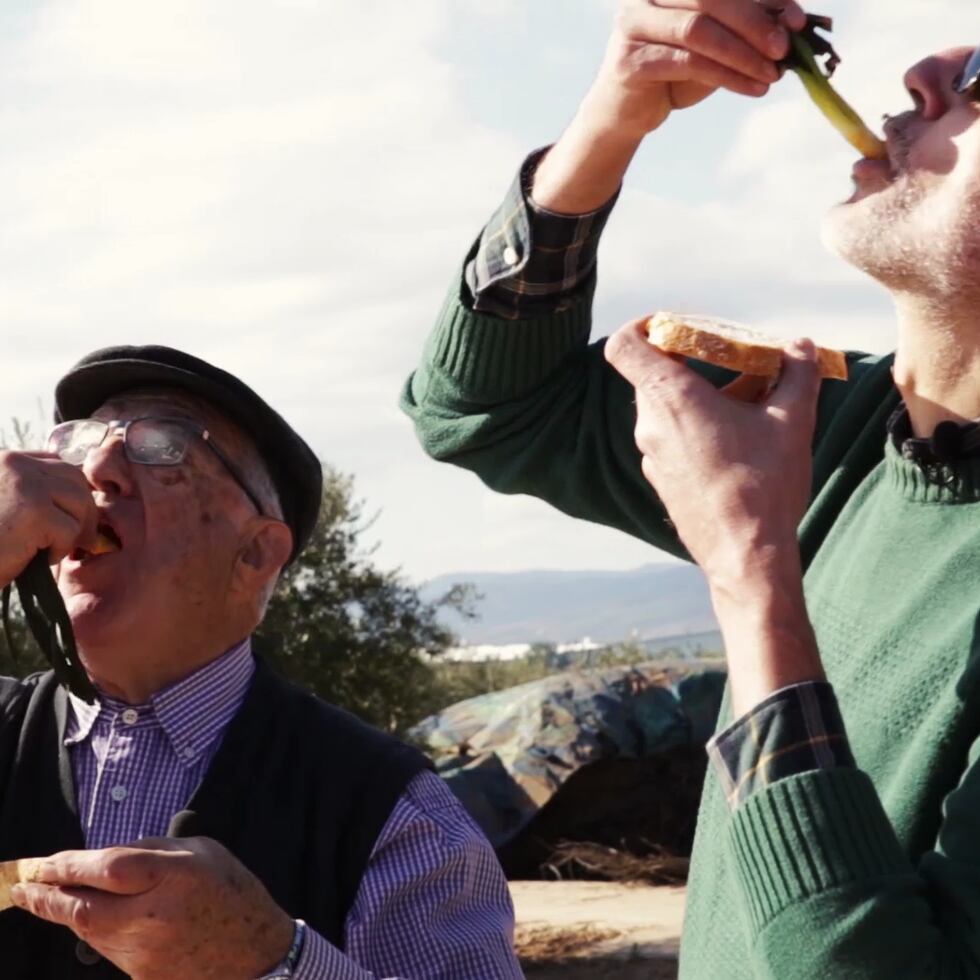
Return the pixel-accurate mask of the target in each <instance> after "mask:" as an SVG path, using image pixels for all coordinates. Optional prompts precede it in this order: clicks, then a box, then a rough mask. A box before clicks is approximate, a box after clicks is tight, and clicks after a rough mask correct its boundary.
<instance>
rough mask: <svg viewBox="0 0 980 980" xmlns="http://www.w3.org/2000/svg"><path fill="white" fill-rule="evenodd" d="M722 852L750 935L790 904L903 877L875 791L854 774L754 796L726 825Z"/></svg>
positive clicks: (775, 787) (820, 775) (813, 777)
mask: <svg viewBox="0 0 980 980" xmlns="http://www.w3.org/2000/svg"><path fill="white" fill-rule="evenodd" d="M729 844H730V846H731V848H732V851H733V855H734V859H735V865H736V868H737V873H738V878H739V880H740V881H741V886H742V892H743V894H744V895H745V898H746V904H747V907H748V910H749V915H750V919H751V924H752V931H753V935H758V934H759V932H761V931H762V930H763V929H764V928H765V926H766V925H767V924H768V923H769V922H771V921H772V920H773V919H774V918H775V917H776V916H777V915H779V913H780V912H782V911H783V910H784V909H785V908H786V907H787V906H789V905H792V904H793V903H794V902H799V901H801V900H803V899H806V898H809V897H810V896H812V895H815V894H818V893H820V892H823V891H826V890H828V889H831V888H836V887H839V886H841V885H846V884H850V883H852V882H855V881H858V880H865V879H871V878H879V877H882V876H886V875H893V874H901V873H907V872H908V870H909V864H908V860H907V859H906V858H905V856H904V854H903V853H902V850H901V847H900V846H899V843H898V839H897V838H896V836H895V831H894V829H893V828H892V826H891V823H890V821H889V819H888V816H887V814H886V813H885V811H884V808H883V807H882V805H881V800H880V799H879V797H878V793H877V791H876V790H875V787H874V784H873V783H872V782H871V779H870V778H869V777H868V775H867V774H866V773H864V772H862V771H861V770H859V769H825V770H819V771H815V772H809V773H804V774H802V775H799V776H792V777H790V778H788V779H783V780H780V781H779V782H777V783H773V784H772V785H771V786H770V787H768V788H767V789H765V790H762V791H760V792H757V793H756V794H755V795H754V796H752V797H750V798H749V799H748V800H746V802H745V803H744V804H743V805H742V806H741V807H740V808H739V809H738V811H736V813H735V814H734V816H733V817H732V819H731V823H730V829H729Z"/></svg>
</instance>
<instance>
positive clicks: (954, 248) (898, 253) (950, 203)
mask: <svg viewBox="0 0 980 980" xmlns="http://www.w3.org/2000/svg"><path fill="white" fill-rule="evenodd" d="M954 190H956V189H954V188H951V187H949V186H946V187H941V186H939V185H938V184H937V183H936V181H935V180H934V179H933V180H930V179H928V178H927V176H925V175H922V174H902V175H900V176H899V177H898V178H897V179H896V181H895V183H893V184H891V185H889V186H888V187H886V188H883V189H882V190H880V191H878V192H877V193H873V194H870V195H869V196H867V197H865V198H863V199H862V200H859V201H857V202H855V203H853V204H842V205H838V206H837V207H836V208H834V209H832V210H831V211H830V213H829V214H828V215H827V217H826V219H825V221H824V225H823V241H824V244H825V246H826V247H827V248H828V249H829V250H830V251H831V252H833V253H834V254H836V255H838V256H839V257H840V258H842V259H844V261H845V262H848V263H849V264H851V265H853V266H854V267H855V268H857V269H860V270H861V271H862V272H864V273H866V274H867V275H869V276H871V277H872V278H873V279H875V280H877V281H878V282H879V283H881V284H882V285H883V286H884V287H885V288H886V289H888V290H889V291H890V292H891V293H892V294H893V295H896V296H917V297H920V298H922V299H925V300H928V301H929V302H930V304H939V305H940V306H942V305H945V304H946V303H950V304H954V305H957V306H959V305H961V303H962V302H963V300H964V298H965V297H968V296H969V297H973V296H977V295H980V191H977V190H976V189H972V190H973V192H972V193H970V192H969V189H960V190H959V191H957V192H956V193H953V191H954Z"/></svg>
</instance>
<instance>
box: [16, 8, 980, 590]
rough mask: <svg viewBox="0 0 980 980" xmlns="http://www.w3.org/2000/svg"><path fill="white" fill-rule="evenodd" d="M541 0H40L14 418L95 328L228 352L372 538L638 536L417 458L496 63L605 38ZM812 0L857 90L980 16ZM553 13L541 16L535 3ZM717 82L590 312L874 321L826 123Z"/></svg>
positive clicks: (881, 308)
mask: <svg viewBox="0 0 980 980" xmlns="http://www.w3.org/2000/svg"><path fill="white" fill-rule="evenodd" d="M534 2H535V4H536V6H535V7H534V8H533V11H532V10H531V8H530V7H529V6H528V5H527V4H526V3H519V2H517V0H412V3H411V4H407V3H402V2H396V0H358V2H356V3H353V2H350V0H170V2H168V3H166V4H160V3H154V2H152V0H75V2H73V3H70V4H66V3H61V2H55V0H38V2H37V3H36V4H34V5H32V6H31V7H30V9H29V11H28V12H27V13H25V14H24V15H23V16H20V17H18V18H17V19H16V21H15V22H13V23H14V28H13V29H11V30H10V31H8V32H6V33H5V34H4V35H3V36H2V37H0V91H2V93H3V96H2V100H0V127H2V131H3V133H4V138H5V147H6V151H5V153H4V154H3V156H2V157H0V187H2V188H3V190H2V192H0V317H2V321H3V324H4V336H5V339H6V341H7V345H6V355H7V360H6V363H7V366H8V371H7V372H6V373H5V379H4V391H5V401H4V406H3V407H4V411H5V413H6V414H12V413H16V414H19V415H24V416H29V417H32V418H33V417H34V416H35V415H36V399H37V397H38V396H39V395H40V396H42V397H44V398H48V397H49V392H50V391H51V389H52V387H53V383H54V381H55V380H56V378H57V377H58V376H59V374H60V373H61V371H63V370H64V369H65V367H66V366H67V365H69V364H70V363H71V362H72V361H73V360H74V359H76V358H77V357H79V356H81V355H82V354H84V353H86V352H88V351H89V350H92V349H93V348H95V347H99V346H102V345H105V344H110V343H145V342H158V343H159V342H163V343H169V344H172V345H174V346H177V347H183V348H185V349H189V350H191V351H193V352H195V353H198V354H199V355H201V356H203V357H206V358H210V359H213V360H215V361H217V362H219V363H221V364H222V365H223V366H225V367H227V368H229V369H230V370H232V371H237V372H240V373H241V374H242V376H243V377H244V378H245V379H246V380H247V381H249V382H251V383H252V384H254V386H255V387H256V388H257V389H259V390H260V391H261V392H263V393H264V394H265V395H266V396H267V397H268V398H269V400H270V401H272V402H273V403H274V404H275V405H277V407H279V408H281V410H282V411H283V412H284V413H285V414H286V415H287V416H288V417H289V418H290V419H291V420H293V421H294V423H295V424H296V425H297V427H298V428H299V429H300V430H301V431H303V432H304V433H305V434H307V436H308V437H309V439H310V441H311V442H312V443H313V445H314V447H315V448H316V449H317V451H318V452H320V453H321V454H322V455H323V456H324V457H325V458H327V459H330V460H333V461H334V462H336V463H338V464H339V465H340V466H341V467H343V468H345V469H347V470H350V471H352V472H354V473H355V474H356V476H357V478H358V487H359V490H360V492H361V493H362V494H363V495H364V496H365V497H366V498H367V501H368V506H369V509H372V508H380V509H381V511H382V515H381V518H380V520H379V522H378V524H377V525H376V528H375V530H376V533H377V535H378V537H379V538H380V540H381V541H382V542H383V549H382V551H381V552H380V557H381V559H382V560H383V561H385V562H387V563H389V564H402V565H404V566H405V567H406V569H407V570H408V571H410V572H411V573H413V574H415V575H419V576H422V575H428V574H436V573H440V572H444V571H452V570H453V569H458V568H466V567H468V568H477V567H482V568H493V569H501V568H508V567H509V568H519V567H524V566H528V565H534V566H545V565H551V566H565V567H570V566H589V565H591V566H602V567H617V566H619V567H621V566H623V565H629V564H638V563H640V562H642V561H644V560H647V559H648V558H649V557H650V552H649V550H648V549H647V548H646V547H645V546H643V545H640V544H639V543H637V542H633V541H630V540H628V539H627V538H625V537H623V536H620V535H615V534H614V533H613V532H609V531H606V530H604V529H601V528H593V527H586V526H584V525H571V524H570V522H569V520H568V519H567V518H564V517H562V516H560V515H556V514H553V513H552V512H550V511H548V510H547V509H546V508H544V506H543V505H540V504H537V503H535V502H532V501H524V500H517V499H512V498H500V497H496V496H494V495H492V494H491V493H490V492H489V491H487V490H484V489H483V488H482V487H481V486H480V485H479V484H478V483H477V482H476V481H475V480H474V478H472V477H471V476H469V475H466V474H462V473H460V472H458V471H455V470H452V469H450V468H446V467H438V466H436V465H435V464H433V463H430V462H429V461H427V460H426V459H424V458H423V456H422V454H421V451H420V450H418V448H417V447H416V446H415V444H414V439H413V437H412V435H411V433H410V427H409V425H408V423H407V421H406V420H405V419H404V418H402V417H401V416H400V415H399V413H398V411H397V408H396V407H395V401H396V398H397V393H398V390H399V388H400V385H401V382H402V380H403V378H404V376H405V375H406V374H407V372H408V371H409V370H410V368H411V366H412V365H413V363H414V361H415V359H416V357H417V356H418V352H419V351H420V349H421V346H422V342H423V339H424V336H425V334H426V332H427V329H428V326H429V324H430V323H431V321H432V319H433V317H434V316H435V313H436V311H437V309H438V307H439V304H440V302H441V300H442V297H443V295H444V293H445V290H446V287H447V284H448V281H449V279H450V278H451V276H452V275H453V273H454V270H455V269H456V268H457V265H458V262H459V261H460V259H461V257H462V254H463V252H464V250H465V249H466V247H467V246H468V244H469V242H470V241H471V240H472V238H473V237H474V236H475V235H476V233H477V231H478V230H479V227H480V225H481V224H482V222H483V221H484V220H485V218H486V216H487V215H488V214H489V212H490V211H491V210H492V208H493V207H494V206H495V205H496V203H497V202H498V201H499V199H500V197H501V195H502V194H503V191H504V189H505V188H506V185H507V183H508V181H509V179H510V177H511V174H512V171H513V168H514V167H515V165H516V163H517V162H518V160H519V158H520V156H521V154H522V153H523V152H524V151H525V150H526V149H529V148H530V147H524V146H522V145H521V144H522V141H521V140H519V139H518V138H517V137H516V136H515V133H517V132H520V131H522V121H523V120H524V118H525V114H526V113H531V108H532V106H534V103H535V99H537V98H539V97H541V96H540V93H539V92H538V91H537V90H536V89H535V88H534V87H533V86H532V87H531V88H530V89H529V90H528V91H527V92H524V93H521V95H522V97H521V98H514V95H513V92H512V90H511V89H508V88H505V87H501V81H502V80H503V79H505V77H506V78H510V77H515V68H516V66H520V67H521V70H522V71H526V70H527V66H528V65H537V66H540V71H541V72H542V73H546V72H551V71H552V69H553V66H555V65H559V64H560V65H561V66H562V73H563V74H562V75H561V77H562V79H564V78H566V77H567V78H568V87H569V90H570V91H581V90H584V88H585V85H586V84H587V82H588V77H587V74H585V73H587V72H589V71H591V70H592V68H593V66H594V65H595V64H596V62H597V59H598V55H599V52H600V51H601V48H602V46H603V44H604V39H603V38H602V37H597V36H596V35H595V29H594V25H595V13H596V9H597V8H598V9H599V10H601V11H602V12H603V14H605V13H606V12H608V11H609V10H611V9H612V3H611V2H610V0H534ZM825 6H826V7H827V8H835V9H832V10H830V11H829V12H831V13H837V14H840V15H841V16H840V24H839V27H840V32H839V33H840V37H839V38H838V40H839V43H840V47H841V49H842V53H844V55H845V64H844V66H843V67H842V68H841V76H840V80H841V87H842V89H843V90H844V91H845V93H846V94H848V96H851V94H852V93H853V98H854V100H855V102H856V104H858V105H859V106H860V107H861V108H862V110H864V111H867V112H869V114H871V115H872V116H873V113H871V111H870V109H867V108H866V107H876V106H881V107H882V109H881V110H876V111H882V110H883V109H884V108H893V107H895V106H896V103H897V104H898V105H902V104H904V99H903V97H902V95H901V91H900V86H899V85H898V78H899V76H900V74H901V69H902V68H903V67H904V66H905V64H906V63H907V62H910V61H911V60H912V59H913V57H914V56H917V55H919V54H921V53H924V50H927V49H928V48H929V47H939V46H943V45H945V44H946V43H954V42H955V41H957V40H958V38H957V37H956V35H957V34H958V33H961V34H969V32H970V29H971V28H970V24H971V23H972V16H969V15H971V10H970V9H969V6H968V5H966V4H964V3H962V0H866V2H864V3H862V4H861V5H860V7H853V5H852V7H851V8H848V7H847V6H845V4H844V3H843V0H828V2H827V4H825ZM587 13H588V14H590V16H585V15H586V14H587ZM548 18H552V20H553V22H554V23H557V22H558V21H557V19H560V24H561V32H560V37H561V41H560V43H559V42H557V41H555V40H554V39H553V37H552V35H551V34H550V33H549V32H548V31H547V30H544V31H543V33H539V32H542V25H546V24H547V22H548ZM577 25H580V26H577ZM512 26H513V27H514V30H513V31H511V30H510V27H512ZM518 28H519V29H518ZM483 31H486V36H487V37H488V38H493V39H494V40H495V43H496V44H497V45H498V47H497V49H495V50H489V49H487V50H484V49H482V48H481V49H480V52H479V54H480V59H479V64H474V63H472V59H470V60H468V61H465V62H464V56H462V55H459V54H458V53H457V48H458V47H459V46H460V44H461V42H462V41H463V40H464V39H466V40H467V41H469V42H470V43H469V46H468V47H467V46H466V45H462V46H461V47H460V50H466V51H470V52H472V50H473V49H472V38H473V37H481V36H482V35H481V32H483ZM576 31H577V33H576ZM967 40H973V38H972V37H970V38H967ZM913 49H914V50H913ZM576 64H579V65H580V66H581V67H580V69H579V72H580V74H579V75H574V72H573V69H574V66H575V65H576ZM570 66H571V67H570ZM542 81H544V78H543V79H542ZM563 84H564V82H563ZM797 88H798V87H797ZM543 91H549V92H550V90H548V89H547V87H546V86H544V87H543ZM498 92H499V93H500V95H499V98H504V97H506V98H507V99H508V100H509V101H508V104H507V105H506V106H501V105H496V104H494V103H493V100H494V97H495V95H494V94H495V93H498ZM477 95H478V96H479V98H477V97H476V96H477ZM553 97H554V93H550V95H549V98H553ZM716 104H717V108H710V107H709V108H707V109H704V110H700V109H699V110H698V114H697V115H692V116H691V117H690V119H691V120H693V121H692V122H685V121H683V120H680V121H679V122H678V124H676V125H675V123H674V121H672V123H671V125H670V128H669V129H665V130H664V132H663V133H661V134H656V136H655V137H654V138H653V139H651V141H650V148H649V150H648V151H645V153H644V156H643V158H642V159H641V160H640V161H639V162H638V164H637V167H636V170H635V173H634V174H633V176H632V178H631V183H630V188H629V190H628V191H627V192H626V194H624V197H623V200H622V202H621V204H620V206H619V208H618V211H617V214H616V216H615V218H614V221H613V223H612V225H611V227H610V231H609V238H608V242H607V244H606V247H605V248H604V250H603V256H602V269H603V273H602V292H601V296H600V305H599V316H598V322H599V324H600V325H601V326H602V328H603V329H604V330H605V329H608V328H611V327H612V326H614V325H616V323H617V322H618V320H619V319H625V318H626V317H627V316H632V315H637V314H639V313H642V312H644V311H645V310H647V309H649V308H650V307H652V306H655V305H660V304H661V303H663V304H664V305H681V304H683V305H685V306H691V307H696V308H704V307H703V305H702V304H708V305H709V307H710V311H711V312H716V313H719V314H723V315H724V314H727V315H731V316H736V317H741V318H744V319H752V320H753V321H754V322H756V323H758V324H759V325H760V326H770V325H772V326H775V325H776V324H777V323H778V324H779V325H780V327H783V326H786V328H787V330H788V331H790V330H791V332H793V333H797V332H811V331H812V332H814V333H815V334H819V336H818V339H822V340H825V341H827V342H830V341H828V340H827V338H830V337H833V338H834V342H839V343H846V345H847V346H862V345H863V346H871V345H872V344H873V345H875V346H877V347H879V348H880V347H882V346H887V338H888V311H887V303H886V302H885V300H883V299H882V298H881V297H880V296H879V295H878V294H877V293H875V292H874V290H873V289H872V288H871V287H870V286H868V285H867V284H866V283H864V282H863V280H861V278H860V277H859V276H858V275H857V274H856V273H854V272H853V271H852V270H849V269H847V268H846V267H844V266H843V265H841V264H840V263H839V262H837V261H836V260H834V259H831V258H830V257H828V256H826V255H825V254H824V253H823V251H822V249H821V247H820V245H819V240H818V237H817V224H818V220H819V214H820V212H821V211H822V209H823V207H824V206H825V204H827V203H830V202H831V201H833V200H835V199H839V198H840V197H842V196H844V194H845V193H846V184H847V177H846V174H847V169H848V159H849V156H848V150H847V148H846V147H845V146H844V145H843V144H840V145H838V144H837V142H835V139H836V138H835V137H834V136H833V134H832V133H830V132H829V130H827V128H826V126H825V125H824V124H823V123H821V122H820V121H819V119H818V117H816V116H815V110H813V109H812V107H810V106H809V105H807V104H806V103H805V100H804V97H803V95H802V93H801V92H799V91H798V90H794V88H793V87H792V85H791V84H790V83H787V85H786V87H785V88H784V89H781V90H780V91H779V92H778V94H774V95H773V96H772V97H771V98H770V99H769V100H767V101H766V102H764V103H761V104H753V103H748V102H742V101H737V100H727V101H725V100H717V103H716ZM475 105H480V106H483V111H484V112H488V111H489V109H488V107H491V108H494V109H495V110H496V111H495V114H494V119H495V120H497V123H496V124H495V125H494V126H490V125H488V124H487V123H485V122H484V121H483V120H482V118H481V116H480V114H479V113H478V112H477V110H476V109H475V108H474V106H475ZM534 108H535V111H536V112H539V113H540V111H541V107H540V106H534ZM567 112H568V105H567V104H562V105H561V106H560V107H558V106H556V108H555V119H554V126H555V127H558V126H560V125H561V123H562V122H563V120H564V118H565V117H566V116H567ZM501 119H504V120H507V122H506V123H504V124H501V123H500V122H499V121H500V120H501ZM733 120H734V126H733ZM702 127H703V131H702ZM733 128H734V129H735V130H736V134H735V139H734V142H728V141H727V140H728V137H727V136H724V137H723V136H722V135H721V134H724V133H730V132H731V131H732V129H733ZM723 139H724V140H725V141H726V142H722V140H723ZM664 161H669V162H672V163H673V167H672V169H671V170H670V177H669V179H667V178H665V177H664V176H663V172H662V167H663V163H664ZM822 310H827V311H828V314H827V315H824V314H823V313H822V312H821V311H822ZM852 341H853V342H852Z"/></svg>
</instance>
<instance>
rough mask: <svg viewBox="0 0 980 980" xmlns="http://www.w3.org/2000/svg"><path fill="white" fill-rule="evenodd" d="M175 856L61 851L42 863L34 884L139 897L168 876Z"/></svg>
mask: <svg viewBox="0 0 980 980" xmlns="http://www.w3.org/2000/svg"><path fill="white" fill-rule="evenodd" d="M173 857H174V855H173V854H169V853H162V852H161V851H159V850H148V849H145V848H143V847H140V846H134V847H110V848H105V849H103V850H96V851H61V852H59V853H58V854H52V855H51V857H49V858H46V859H44V860H43V861H41V862H40V864H39V866H38V869H37V873H36V874H35V875H34V879H33V880H34V881H35V882H37V883H40V884H42V885H45V886H49V887H50V886H61V887H63V888H91V889H96V890H98V891H100V892H109V893H111V894H114V895H140V894H142V893H144V892H148V891H150V890H151V889H153V888H155V887H156V886H157V885H158V884H159V883H160V882H161V881H162V880H163V878H164V877H166V875H167V873H168V872H169V870H170V868H169V861H170V860H171V859H172V858H173Z"/></svg>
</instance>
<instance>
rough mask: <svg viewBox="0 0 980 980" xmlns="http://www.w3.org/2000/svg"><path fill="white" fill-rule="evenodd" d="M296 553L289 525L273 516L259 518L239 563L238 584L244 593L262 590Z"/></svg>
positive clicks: (236, 573)
mask: <svg viewBox="0 0 980 980" xmlns="http://www.w3.org/2000/svg"><path fill="white" fill-rule="evenodd" d="M292 551H293V533H292V531H290V529H289V526H288V525H286V524H284V523H283V522H282V521H277V520H275V519H273V518H271V517H261V518H257V519H256V520H255V522H254V523H253V526H252V527H251V529H250V533H249V535H248V537H247V538H246V539H245V540H244V542H243V543H242V546H241V548H240V549H239V552H238V558H237V560H236V562H235V572H234V578H235V585H236V586H237V587H238V588H239V589H241V590H242V591H244V592H247V593H255V592H256V591H261V589H262V588H263V587H264V586H265V584H266V583H267V582H268V581H269V580H271V579H273V578H275V577H276V576H277V575H278V574H279V570H280V569H281V568H282V567H283V565H285V564H286V562H287V561H288V560H289V556H290V554H292Z"/></svg>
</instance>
